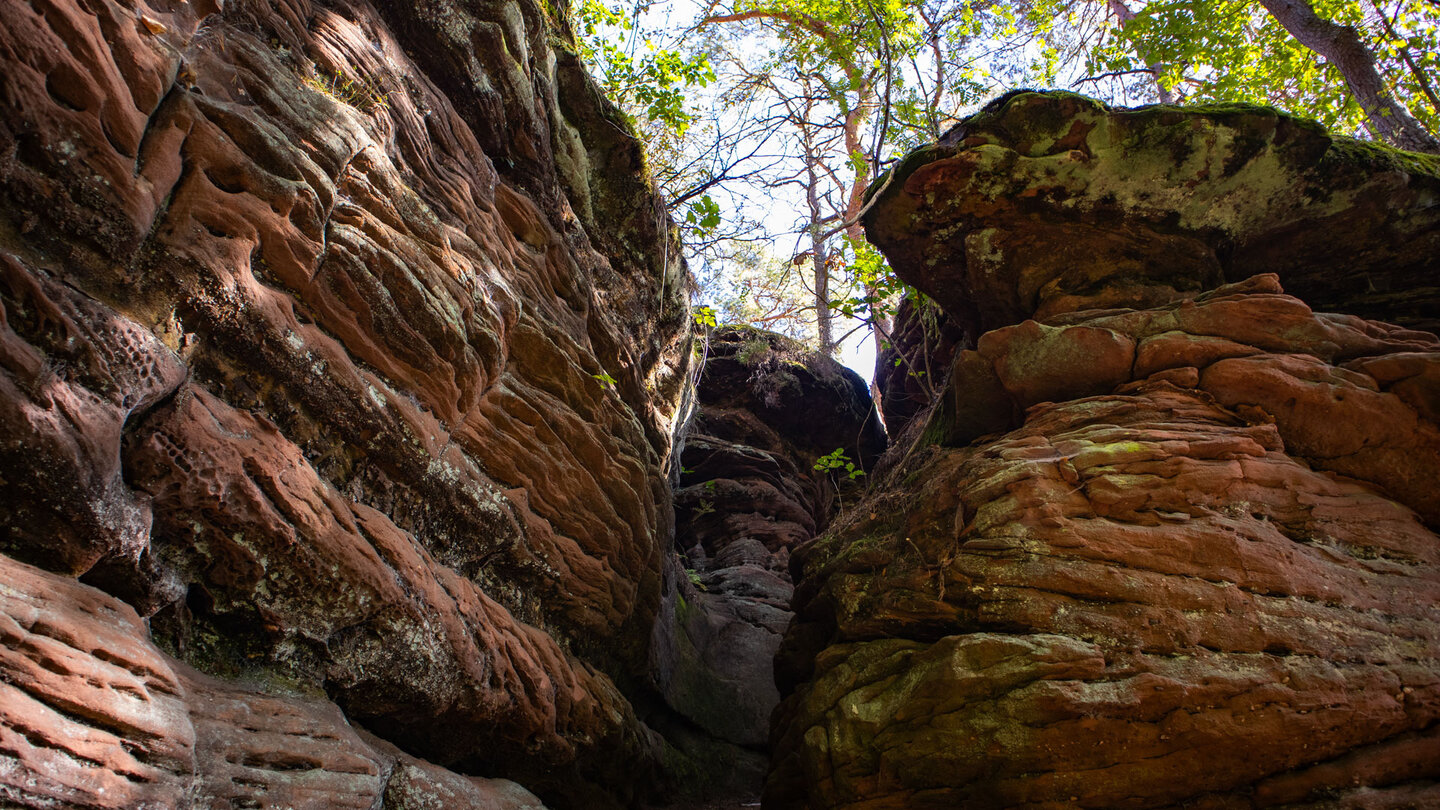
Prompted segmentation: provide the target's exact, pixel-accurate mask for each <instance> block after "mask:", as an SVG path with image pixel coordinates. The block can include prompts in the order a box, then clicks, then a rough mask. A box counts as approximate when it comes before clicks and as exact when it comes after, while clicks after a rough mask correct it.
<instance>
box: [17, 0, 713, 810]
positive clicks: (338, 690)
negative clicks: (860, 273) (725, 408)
mask: <svg viewBox="0 0 1440 810" xmlns="http://www.w3.org/2000/svg"><path fill="white" fill-rule="evenodd" d="M564 17H565V9H564V8H560V9H558V10H557V9H555V8H553V7H550V6H544V5H542V4H540V3H537V2H533V0H511V1H509V2H493V3H492V2H485V1H484V0H422V2H413V3H379V4H371V3H369V2H367V1H366V0H354V2H351V1H350V0H340V1H339V2H328V3H323V4H322V3H317V2H309V0H282V2H258V0H230V2H224V3H221V2H211V0H190V2H184V1H183V0H181V1H180V2H169V0H149V1H148V2H136V1H135V0H99V2H77V0H40V2H35V3H20V2H8V1H7V2H5V3H3V4H0V98H4V99H5V105H6V106H5V114H4V115H3V116H0V304H3V310H0V312H3V317H0V467H3V471H4V472H3V476H0V552H3V555H4V557H5V559H4V565H5V566H6V571H8V572H11V573H10V574H8V575H7V576H6V577H5V578H4V579H3V582H4V591H3V594H4V598H5V599H6V600H10V602H9V603H7V604H11V606H12V607H15V610H17V611H19V612H18V613H9V614H7V615H8V616H10V618H9V619H8V620H7V621H9V622H10V623H11V624H10V626H11V630H10V631H6V632H7V634H9V635H11V636H12V637H13V643H12V641H11V640H7V643H6V646H5V655H6V658H5V666H6V667H7V672H9V673H12V674H11V675H8V676H7V677H5V678H4V679H3V680H4V683H5V686H4V688H5V689H7V690H9V692H8V694H10V695H11V697H10V698H7V699H6V700H5V701H4V702H3V711H4V717H3V722H0V760H3V763H4V764H3V765H0V797H3V798H0V803H6V804H7V805H11V804H18V805H20V806H51V805H52V804H54V803H61V804H65V805H67V806H76V807H180V806H189V805H187V804H186V802H189V801H191V800H192V799H193V797H195V796H197V795H198V796H203V797H210V798H213V800H214V802H216V803H219V804H224V805H226V806H229V804H230V803H232V802H240V803H241V804H244V803H245V802H248V801H255V802H259V803H260V804H267V803H270V804H274V803H279V804H284V805H287V806H297V807H298V806H313V807H331V806H345V805H347V803H355V804H356V806H366V807H370V806H375V804H376V802H377V801H380V799H379V798H378V797H382V796H383V797H384V802H385V803H386V804H385V806H387V807H390V806H393V807H411V806H429V805H427V802H429V803H430V804H433V803H434V802H435V801H440V802H442V803H444V804H445V806H477V807H488V806H497V807H501V806H503V807H519V806H527V803H532V804H533V802H534V799H533V796H530V795H529V794H526V793H524V792H523V791H520V792H518V793H516V792H514V791H510V789H509V788H497V789H492V787H493V786H492V785H491V783H488V782H475V781H472V780H471V779H469V778H467V777H462V776H459V775H457V774H455V773H450V772H448V771H445V770H443V769H442V768H441V767H439V766H445V767H448V768H453V769H456V770H458V771H461V772H463V773H466V774H474V775H480V776H489V777H502V776H503V777H508V778H513V779H516V780H518V781H520V782H522V783H523V784H525V785H526V787H528V788H530V789H532V790H535V791H536V792H538V793H540V794H541V795H543V796H544V797H545V798H546V800H547V801H549V802H551V803H552V804H554V805H555V806H584V807H605V806H617V805H629V804H633V803H635V802H637V801H639V800H640V794H643V793H644V792H646V791H648V790H651V789H652V787H653V786H654V785H656V784H659V783H660V782H659V779H658V777H657V772H658V769H659V767H660V763H661V762H662V760H664V759H665V757H666V754H665V743H663V741H661V739H660V738H659V737H658V736H657V735H656V734H655V733H654V732H653V731H651V730H650V729H649V728H647V727H646V726H645V725H644V724H643V723H641V722H640V721H639V720H638V719H637V716H636V712H635V711H634V710H633V708H632V705H631V701H632V699H634V696H635V695H636V694H639V692H641V691H643V690H644V688H645V687H644V684H645V683H647V682H648V675H649V673H648V666H649V661H650V657H651V656H650V638H651V629H652V627H653V626H654V624H655V622H656V619H657V615H658V612H659V611H660V609H661V606H662V604H661V580H662V568H663V566H662V561H663V559H664V555H665V554H666V553H667V551H668V549H669V548H670V545H669V544H670V542H671V539H672V532H673V509H672V503H671V494H670V488H669V486H668V485H667V482H666V474H665V473H666V470H667V469H668V468H669V466H670V461H671V459H670V454H671V452H672V449H671V448H672V442H673V436H674V434H675V433H676V428H677V424H676V423H677V421H678V419H679V415H680V409H681V403H682V399H683V397H682V391H683V389H684V387H685V385H686V381H687V379H688V376H689V368H690V363H691V356H692V355H691V352H690V347H689V340H690V334H689V319H688V315H687V311H686V305H685V301H684V297H683V294H682V292H681V286H682V285H681V279H682V277H683V273H684V270H683V266H682V265H681V264H680V262H679V259H678V258H677V256H678V251H677V250H676V249H675V245H674V244H673V237H672V234H671V226H670V224H669V220H668V218H667V217H666V216H665V213H664V209H663V206H662V204H661V202H660V200H659V199H658V197H657V196H656V195H655V194H654V193H653V192H652V190H651V185H650V183H649V181H648V180H647V179H646V178H645V176H644V173H643V166H642V161H641V152H640V145H639V143H638V142H637V141H636V140H635V139H634V138H633V137H632V136H630V135H629V134H627V133H628V130H627V129H626V127H625V126H623V124H621V123H620V122H621V117H620V115H619V114H618V112H616V111H615V110H614V109H613V108H612V107H610V106H609V104H608V102H606V101H604V100H603V98H602V97H601V96H600V95H599V94H598V93H597V92H595V89H594V87H593V85H591V84H590V82H589V79H588V78H586V76H585V74H584V72H583V70H582V68H581V67H580V64H579V61H578V59H577V58H576V57H575V55H574V54H573V53H571V52H570V51H569V47H570V46H569V45H568V44H567V43H568V42H569V41H570V39H569V35H568V34H567V33H566V31H565V30H564V28H563V26H564V23H563V22H561V23H557V22H555V20H556V19H561V20H563V19H564ZM556 26H561V27H559V28H557V27H556ZM602 224H603V227H602ZM26 565H30V566H37V567H38V569H32V568H27V567H26ZM39 569H43V571H42V570H39ZM46 572H48V573H46ZM77 579H78V582H77V581H76V580H77ZM107 594H108V595H107ZM117 600H118V601H117ZM36 605H41V606H43V607H36ZM7 610H8V608H7ZM142 617H144V618H146V619H148V622H147V623H145V624H142V623H141V621H140V619H141V618H142ZM146 624H148V630H149V635H148V636H147V630H146ZM12 631H13V632H12ZM297 696H298V697H297ZM342 712H343V714H342ZM253 717H260V718H262V719H261V720H255V719H253ZM247 718H251V719H247ZM349 723H356V724H359V725H362V726H363V727H364V730H365V733H373V734H374V735H377V736H376V737H374V738H365V737H363V735H362V732H361V731H359V730H354V729H351V728H350V726H349ZM267 724H269V725H267ZM296 729H304V733H305V734H308V735H309V738H307V739H305V740H295V742H294V745H291V744H290V743H289V742H287V741H289V740H291V739H292V738H293V737H294V736H295V734H297V733H299V732H297V731H296ZM366 739H369V740H370V741H369V742H366V741H365V740H366ZM390 745H393V746H398V747H399V749H403V750H404V751H406V752H408V753H405V754H402V753H400V752H399V750H398V749H395V748H386V746H390ZM76 746H79V748H77V747H76ZM82 749H83V750H82ZM416 756H419V757H425V758H428V759H429V760H432V761H433V762H435V763H437V765H431V764H428V763H426V762H423V761H421V760H420V759H416V758H415V757H416ZM302 777H303V778H302ZM307 780H309V781H307ZM495 790H499V791H500V793H498V794H495V795H497V796H498V795H500V794H505V795H507V796H510V798H508V799H507V798H493V797H492V796H491V794H492V793H495ZM197 791H198V793H197ZM506 791H510V792H508V793H507V792H506ZM447 796H448V797H450V798H444V797H447ZM187 797H188V798H187ZM257 797H268V798H257ZM427 797H429V798H427ZM437 797H438V798H437ZM208 800H209V799H207V801H208ZM467 802H468V804H467ZM207 806H208V805H207ZM236 806H240V805H236ZM275 806H278V805H275Z"/></svg>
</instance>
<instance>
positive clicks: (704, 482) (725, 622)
mask: <svg viewBox="0 0 1440 810" xmlns="http://www.w3.org/2000/svg"><path fill="white" fill-rule="evenodd" d="M704 345H705V348H704V351H705V353H706V355H707V358H706V362H705V367H704V374H703V376H702V377H701V378H700V381H699V385H698V386H697V397H698V400H699V409H698V411H697V413H696V415H695V417H694V419H693V421H692V422H691V426H690V428H689V430H688V431H687V435H686V437H685V444H684V452H683V453H682V455H681V457H680V464H681V469H680V488H679V489H678V491H677V493H676V512H677V522H678V527H677V534H676V537H677V543H678V544H679V545H680V547H681V548H682V549H684V550H685V553H686V556H685V565H687V566H688V570H687V571H685V572H683V575H680V576H676V578H675V587H674V589H673V592H672V593H670V594H668V595H667V599H668V600H670V602H671V603H673V604H674V606H675V609H674V612H673V615H674V621H673V622H670V623H665V622H662V623H661V624H659V625H658V626H657V628H656V636H657V640H656V644H655V647H654V650H655V656H656V664H655V667H654V669H655V673H656V678H657V681H658V684H659V688H660V691H661V693H662V694H663V695H664V698H665V700H666V703H667V704H668V705H669V706H670V707H671V708H672V709H673V710H674V712H675V713H676V714H678V715H679V717H680V718H682V719H683V721H684V723H685V728H689V729H690V733H688V734H687V733H684V731H683V730H682V729H673V730H672V728H671V727H667V728H666V731H667V733H668V734H669V736H671V737H672V738H675V739H677V741H683V744H682V748H683V749H685V750H688V751H691V752H694V755H695V757H696V758H697V759H701V760H702V761H703V760H718V761H722V762H725V763H728V764H727V766H726V767H725V768H722V769H716V770H718V771H720V772H721V773H726V774H727V775H728V778H727V779H725V780H723V781H722V782H721V783H720V784H716V777H715V776H713V775H709V776H705V777H703V778H697V780H696V784H695V785H694V786H693V787H694V788H698V789H699V791H701V792H704V793H709V794H711V795H712V796H713V795H714V794H716V793H730V794H734V795H746V794H748V795H750V796H753V795H755V794H758V792H759V787H760V783H761V782H762V780H763V778H764V774H765V771H766V768H767V764H768V760H767V756H766V753H767V745H766V743H767V742H768V739H769V731H770V715H771V713H772V711H773V710H774V708H775V705H776V704H777V703H778V702H779V700H780V695H779V693H778V692H777V691H776V688H775V683H774V675H773V669H772V662H773V660H774V658H775V653H776V651H777V649H778V648H779V646H780V639H781V637H782V635H783V634H784V632H785V629H786V626H787V625H788V624H789V623H790V618H791V613H790V596H791V592H792V590H793V589H792V587H791V583H790V573H789V560H790V550H791V549H792V548H794V547H795V546H797V545H799V544H800V543H802V542H805V541H807V540H809V539H810V538H811V537H813V536H814V535H815V533H816V532H817V531H820V530H823V529H824V528H825V526H826V524H827V523H828V522H829V520H830V518H831V517H832V515H833V514H834V513H835V511H836V509H837V508H838V507H839V506H841V505H842V501H843V499H844V498H846V497H851V498H853V497H855V492H856V491H857V490H858V489H859V486H858V478H859V476H857V477H856V479H851V478H850V477H849V476H848V474H831V473H827V472H825V471H817V470H815V469H814V467H815V462H816V460H817V459H818V458H820V457H821V456H824V455H827V454H830V453H832V452H833V451H835V450H843V451H844V452H845V454H846V457H847V458H848V459H850V460H851V462H852V463H856V464H858V465H860V467H861V468H862V469H863V468H868V467H871V466H873V464H874V462H875V461H876V460H877V459H878V458H879V456H880V454H881V452H882V451H883V450H884V447H885V437H884V434H883V433H882V432H881V430H880V425H879V420H878V419H877V418H876V415H875V408H874V405H873V404H872V403H871V400H870V396H869V393H868V391H867V390H866V386H865V383H864V381H862V380H861V379H860V378H859V376H857V375H856V374H855V373H854V372H852V371H850V370H849V369H847V368H845V367H844V366H842V365H840V364H839V363H837V362H836V361H835V360H833V359H831V358H829V357H825V356H823V355H819V354H816V353H815V352H812V351H809V350H807V349H805V348H804V347H803V346H801V345H799V344H797V343H796V342H794V341H792V340H789V339H787V338H785V337H783V336H781V335H776V334H773V333H769V332H763V331H760V330H757V329H750V328H735V327H723V328H720V329H717V330H712V332H711V333H710V335H709V338H708V340H707V341H706V343H705V344H704ZM677 573H679V572H677Z"/></svg>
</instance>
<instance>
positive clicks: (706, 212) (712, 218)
mask: <svg viewBox="0 0 1440 810" xmlns="http://www.w3.org/2000/svg"><path fill="white" fill-rule="evenodd" d="M685 222H686V224H688V225H690V226H692V228H693V229H694V230H695V231H696V232H698V233H699V234H700V235H701V236H708V235H710V234H712V233H714V232H715V229H716V228H718V227H720V205H719V204H718V203H716V202H715V200H714V198H712V197H711V196H710V195H709V194H706V195H704V196H703V197H701V198H700V199H698V200H695V201H694V202H692V203H690V205H689V209H688V210H687V211H686V212H685Z"/></svg>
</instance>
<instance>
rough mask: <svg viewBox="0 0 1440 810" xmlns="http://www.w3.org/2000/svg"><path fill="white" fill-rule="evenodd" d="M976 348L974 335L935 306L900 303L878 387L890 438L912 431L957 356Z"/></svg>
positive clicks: (878, 365)
mask: <svg viewBox="0 0 1440 810" xmlns="http://www.w3.org/2000/svg"><path fill="white" fill-rule="evenodd" d="M974 345H975V340H974V337H973V336H972V335H969V334H967V333H966V332H965V331H964V330H963V329H961V328H960V327H959V326H958V325H957V324H956V323H955V321H954V320H953V319H951V318H950V317H949V316H948V315H946V314H945V312H944V311H943V310H941V309H940V307H938V306H936V305H935V304H934V303H933V302H931V301H928V300H923V301H922V300H919V299H916V298H913V297H906V298H904V299H902V300H901V301H900V306H899V308H898V309H897V310H896V312H895V318H894V323H893V324H892V325H891V331H890V339H889V340H888V341H887V344H886V345H885V347H884V348H883V349H881V351H880V353H879V354H877V355H876V357H875V388H876V389H877V390H878V391H879V392H880V404H881V409H882V412H883V413H884V414H885V430H886V432H887V433H889V435H891V436H895V437H899V436H901V435H903V434H904V433H905V431H906V430H907V429H909V427H910V423H911V421H912V420H913V419H914V418H915V415H916V414H918V413H920V412H921V411H924V410H925V409H926V408H928V407H929V405H930V403H931V402H933V401H934V400H935V397H936V395H938V394H939V391H940V390H941V389H942V388H943V386H944V383H945V375H946V373H948V371H949V369H950V363H951V361H952V360H954V359H955V352H956V351H958V350H959V349H960V348H962V347H973V346H974Z"/></svg>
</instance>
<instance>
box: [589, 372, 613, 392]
mask: <svg viewBox="0 0 1440 810" xmlns="http://www.w3.org/2000/svg"><path fill="white" fill-rule="evenodd" d="M590 376H591V377H594V378H595V379H597V380H599V381H600V384H601V385H603V386H605V387H606V388H614V387H615V383H617V382H619V380H616V379H615V378H614V377H611V376H610V375H609V374H606V373H605V372H603V371H602V372H600V373H599V374H591V375H590Z"/></svg>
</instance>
